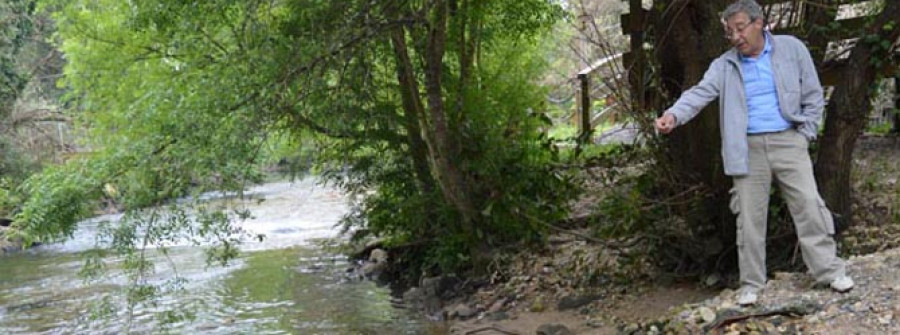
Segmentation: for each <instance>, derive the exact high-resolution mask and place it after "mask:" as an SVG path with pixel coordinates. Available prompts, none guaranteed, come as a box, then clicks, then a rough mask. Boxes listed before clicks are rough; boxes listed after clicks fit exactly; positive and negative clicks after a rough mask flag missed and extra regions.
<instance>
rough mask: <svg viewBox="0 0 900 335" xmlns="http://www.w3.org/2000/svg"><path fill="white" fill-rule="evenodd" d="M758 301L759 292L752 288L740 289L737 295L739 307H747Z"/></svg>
mask: <svg viewBox="0 0 900 335" xmlns="http://www.w3.org/2000/svg"><path fill="white" fill-rule="evenodd" d="M758 299H759V292H758V291H757V290H756V289H752V288H747V287H744V288H741V293H739V294H738V298H737V303H738V305H741V306H748V305H753V304H756V300H758Z"/></svg>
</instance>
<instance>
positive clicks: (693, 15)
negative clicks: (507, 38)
mask: <svg viewBox="0 0 900 335" xmlns="http://www.w3.org/2000/svg"><path fill="white" fill-rule="evenodd" d="M725 2H726V1H684V2H680V1H672V2H670V3H669V8H666V9H664V10H662V12H661V13H662V14H661V16H660V17H659V20H657V21H656V22H655V23H654V26H655V27H656V29H655V31H656V35H655V39H656V41H657V47H656V49H655V50H654V51H653V52H654V56H655V58H656V60H657V61H658V62H659V65H660V78H661V83H660V85H661V86H662V89H663V91H664V93H665V94H666V95H667V96H668V97H671V98H676V97H678V96H680V95H681V92H682V91H684V90H685V89H688V88H690V87H691V86H693V85H695V84H696V83H698V82H699V81H700V79H701V78H703V74H704V73H705V72H706V70H707V68H708V66H709V64H710V63H711V62H712V60H713V59H715V58H716V57H718V56H719V55H721V53H722V52H723V51H725V50H726V49H727V47H728V46H727V41H726V40H725V39H724V38H722V26H721V24H720V23H719V16H718V13H719V12H720V11H722V10H723V9H724V8H725V5H726V4H725ZM729 2H730V1H729ZM672 102H673V101H667V102H664V104H665V106H659V107H660V110H664V108H666V107H668V106H669V105H671V103H672ZM670 137H671V139H670V141H668V144H669V145H670V147H669V149H670V153H671V155H670V156H671V157H672V160H671V164H670V165H671V168H672V172H673V173H674V175H675V178H676V179H678V180H680V181H685V182H688V183H691V184H698V183H699V184H702V185H703V186H704V187H705V188H707V189H708V190H711V191H712V193H713V196H711V197H707V198H706V199H707V200H706V201H705V203H704V206H703V208H701V209H700V211H701V212H700V213H699V214H700V215H694V216H693V217H692V219H693V220H703V221H705V222H706V223H715V224H718V225H719V227H720V229H719V231H720V237H721V238H722V239H723V242H729V241H733V240H734V222H733V217H732V216H731V214H730V213H729V212H728V206H727V201H728V196H727V195H728V184H729V180H728V178H726V176H725V175H724V173H723V170H722V156H721V151H720V148H721V139H720V136H719V111H718V103H717V102H716V101H714V102H713V103H711V104H710V105H709V106H708V107H707V108H706V109H705V110H703V111H702V112H701V113H700V114H699V115H698V116H697V117H696V118H695V119H694V120H692V121H691V122H690V123H688V124H686V125H685V126H683V127H681V128H679V129H677V130H676V131H675V132H673V133H672V135H671V136H670ZM676 191H677V190H676ZM687 210H692V211H693V210H697V209H696V208H695V209H687Z"/></svg>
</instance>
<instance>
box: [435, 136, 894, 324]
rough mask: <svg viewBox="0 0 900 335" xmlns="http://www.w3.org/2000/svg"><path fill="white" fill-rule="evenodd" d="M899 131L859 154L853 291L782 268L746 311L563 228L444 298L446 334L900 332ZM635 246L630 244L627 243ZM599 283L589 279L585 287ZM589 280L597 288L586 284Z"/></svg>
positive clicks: (870, 142)
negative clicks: (478, 282)
mask: <svg viewBox="0 0 900 335" xmlns="http://www.w3.org/2000/svg"><path fill="white" fill-rule="evenodd" d="M898 159H900V140H898V138H896V137H877V136H869V137H863V138H861V139H860V141H859V147H858V149H857V151H856V153H855V161H854V171H853V183H854V200H855V205H854V206H855V208H856V213H855V217H854V222H855V224H854V226H853V227H850V228H849V229H847V230H846V231H844V232H843V238H842V239H841V240H840V245H839V247H840V251H841V254H842V257H845V258H846V259H847V260H848V269H849V272H850V274H851V275H852V276H853V277H854V279H855V280H856V283H857V286H856V288H855V289H854V290H853V291H851V292H848V293H846V294H838V293H834V292H832V291H831V290H829V289H827V288H824V287H817V286H815V285H813V282H812V279H811V278H810V277H809V276H808V275H807V274H805V273H784V272H782V273H774V274H773V275H772V277H773V278H772V279H771V280H770V281H769V283H768V286H767V288H766V290H765V292H764V293H763V295H762V297H761V299H760V303H759V304H757V305H756V306H753V307H751V308H742V307H739V306H737V304H736V303H735V296H736V293H735V292H734V291H733V290H732V289H721V282H720V283H715V282H714V281H710V282H708V283H710V285H709V286H708V285H707V283H701V282H698V281H696V280H694V281H688V282H678V281H677V280H675V279H672V278H665V276H660V275H659V274H657V273H655V272H654V270H653V268H652V266H650V265H649V264H642V263H641V260H633V259H622V258H621V257H620V255H623V253H622V252H621V251H622V250H621V243H620V244H618V246H616V245H612V244H611V243H610V244H604V243H598V242H597V241H591V240H589V239H585V238H579V236H578V235H587V233H588V232H587V231H584V232H579V231H575V232H574V233H569V234H557V235H554V236H553V237H551V238H550V243H549V244H548V246H547V247H546V249H545V250H540V251H526V252H522V253H520V254H517V255H514V256H509V257H511V258H512V259H511V260H508V261H506V262H501V263H503V264H505V265H502V266H499V267H498V268H497V269H496V270H495V272H494V274H493V276H492V277H491V282H490V283H489V284H486V285H484V286H482V287H479V288H477V289H475V290H473V291H472V292H470V293H466V294H464V295H463V296H462V297H458V298H455V299H450V300H447V301H445V302H444V307H443V309H442V310H441V312H442V313H443V316H445V317H446V318H448V319H449V322H448V325H447V328H446V331H447V333H448V334H464V335H475V334H477V335H484V334H507V335H508V334H556V335H559V334H638V333H641V334H654V333H667V332H671V333H675V334H682V333H684V334H694V333H707V332H712V331H717V332H719V333H722V334H740V333H751V332H757V333H761V334H767V333H768V334H778V333H811V334H847V333H858V334H860V333H890V332H892V331H897V329H900V322H898V320H897V318H898V317H900V284H898V283H900V274H898V273H897V271H896V270H895V269H897V268H898V267H900V249H898V246H900V222H898V220H897V218H898V214H900V212H898V211H897V210H895V209H894V208H900V207H898V206H897V205H898V199H896V198H895V195H896V194H898V193H900V185H898V184H897V177H896V176H898V175H900V166H897V164H896V163H895V162H896V161H897V160H898ZM625 244H627V243H625ZM588 284H591V285H588ZM584 287H591V288H590V289H589V290H586V289H584Z"/></svg>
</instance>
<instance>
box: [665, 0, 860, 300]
mask: <svg viewBox="0 0 900 335" xmlns="http://www.w3.org/2000/svg"><path fill="white" fill-rule="evenodd" d="M722 20H723V23H724V25H725V38H727V39H728V40H729V41H730V42H731V45H732V48H731V49H730V50H728V51H726V52H725V53H724V54H722V56H720V57H719V58H717V59H716V60H714V61H713V62H712V64H711V65H710V66H709V69H708V70H707V71H706V74H705V75H704V76H703V79H702V80H701V81H700V83H698V84H697V85H696V86H694V87H692V88H690V89H689V90H687V91H685V92H684V94H682V96H681V97H680V98H679V99H678V101H677V102H676V103H675V104H674V105H673V106H672V107H671V108H669V109H668V110H666V111H665V113H663V115H662V116H661V117H660V118H658V119H657V120H656V124H655V126H656V129H657V130H658V131H659V132H661V133H663V134H668V133H669V132H671V131H672V130H673V129H674V128H675V127H677V126H680V125H683V124H685V123H686V122H688V121H690V120H691V118H693V117H694V116H696V115H697V113H699V112H700V110H701V109H702V108H703V107H705V106H706V105H707V104H708V103H709V102H710V101H712V100H713V99H715V98H719V114H720V118H721V121H720V126H721V134H722V156H723V159H724V167H725V174H727V175H729V176H732V178H733V181H734V188H733V189H732V191H731V194H732V198H731V210H732V211H733V212H734V213H735V214H737V245H738V263H739V267H740V273H741V274H740V279H741V290H740V291H739V293H738V298H737V302H738V303H739V304H741V305H751V304H754V303H756V300H757V299H758V296H759V294H760V292H761V290H762V289H763V288H764V287H765V283H766V263H765V260H766V219H767V216H768V204H769V190H770V188H771V186H772V185H771V184H772V179H773V177H774V179H775V181H776V182H777V184H778V186H779V188H780V189H781V191H782V193H783V194H784V198H785V200H786V201H787V204H788V208H789V209H790V212H791V216H792V218H793V220H794V226H795V227H796V229H797V235H798V238H799V240H800V246H801V249H802V251H803V260H804V262H805V263H806V266H807V268H809V271H810V273H811V274H812V275H813V276H814V277H815V279H816V281H817V282H819V283H823V284H827V285H830V286H831V288H832V289H833V290H835V291H838V292H847V291H849V290H850V289H852V288H853V285H854V284H853V280H852V279H851V278H850V277H848V276H847V274H846V272H845V265H844V261H843V260H841V259H840V258H838V257H837V255H836V254H835V253H836V248H835V242H834V239H833V237H832V236H833V234H834V222H833V221H832V220H833V219H832V216H831V213H830V212H829V210H828V209H827V208H826V207H825V203H824V202H823V201H822V198H821V197H820V196H819V192H818V188H817V186H816V181H815V178H814V177H813V171H812V163H811V160H810V157H809V152H808V146H809V141H810V140H813V139H815V137H816V133H817V131H818V125H819V122H820V119H821V116H822V109H823V106H824V97H823V94H822V86H821V85H820V84H819V78H818V76H817V74H816V69H815V66H814V65H813V62H812V59H811V57H810V55H809V50H807V49H806V47H805V46H804V45H803V43H802V42H800V40H798V39H796V38H794V37H792V36H781V35H778V36H776V35H772V34H770V33H769V32H768V31H767V30H766V29H764V27H765V22H764V21H765V20H764V18H763V14H762V9H761V8H760V6H759V4H757V3H756V2H755V1H753V0H740V1H737V2H735V3H733V4H731V5H730V6H728V8H727V9H726V10H725V11H724V12H723V13H722Z"/></svg>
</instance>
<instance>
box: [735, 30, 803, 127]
mask: <svg viewBox="0 0 900 335" xmlns="http://www.w3.org/2000/svg"><path fill="white" fill-rule="evenodd" d="M765 36H766V46H765V47H764V48H763V51H762V53H761V54H760V55H759V57H757V58H752V57H744V56H741V57H740V59H741V70H742V72H743V76H744V93H745V94H746V95H747V111H748V113H747V117H748V120H747V121H748V122H747V133H748V134H758V133H769V132H776V131H782V130H785V129H788V128H790V127H791V124H790V123H789V122H788V121H787V120H785V119H784V117H783V116H781V108H780V107H779V106H778V94H777V92H776V91H775V77H773V76H772V45H771V44H770V43H769V35H768V34H765Z"/></svg>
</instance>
